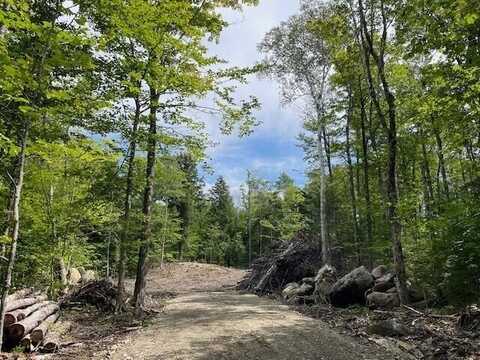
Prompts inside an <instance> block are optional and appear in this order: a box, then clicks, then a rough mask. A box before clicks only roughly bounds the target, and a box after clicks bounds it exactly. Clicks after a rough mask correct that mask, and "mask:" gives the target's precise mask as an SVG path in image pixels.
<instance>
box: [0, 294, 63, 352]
mask: <svg viewBox="0 0 480 360" xmlns="http://www.w3.org/2000/svg"><path fill="white" fill-rule="evenodd" d="M6 304H7V309H6V310H7V311H6V314H5V318H4V334H5V335H4V343H5V345H6V347H7V348H9V349H13V348H16V347H18V346H20V347H22V348H23V349H24V351H27V352H30V351H37V350H40V351H42V352H55V351H56V350H57V349H58V339H57V338H56V337H55V334H54V333H52V332H50V333H49V332H48V330H49V328H50V327H51V326H52V325H53V324H54V323H55V322H56V321H57V319H58V317H59V306H58V304H57V303H55V302H52V301H48V300H47V297H46V296H45V295H42V294H39V293H34V292H33V291H32V290H31V289H24V290H20V291H17V292H15V293H13V294H11V295H9V296H8V297H7V302H6Z"/></svg>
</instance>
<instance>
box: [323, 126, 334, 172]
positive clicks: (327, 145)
mask: <svg viewBox="0 0 480 360" xmlns="http://www.w3.org/2000/svg"><path fill="white" fill-rule="evenodd" d="M322 136H323V147H324V150H325V157H326V160H327V169H328V176H329V177H332V160H331V154H330V142H329V141H328V136H327V129H326V127H325V124H323V125H322Z"/></svg>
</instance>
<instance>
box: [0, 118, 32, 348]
mask: <svg viewBox="0 0 480 360" xmlns="http://www.w3.org/2000/svg"><path fill="white" fill-rule="evenodd" d="M27 139H28V124H27V123H25V124H24V128H23V131H22V135H21V138H20V154H19V157H18V165H17V174H16V176H15V184H14V194H13V208H12V218H11V220H12V224H11V226H10V229H11V233H10V240H11V243H10V256H9V259H8V265H7V269H6V271H5V274H4V279H3V291H2V298H1V302H0V349H1V348H2V345H3V325H4V318H5V312H6V311H7V303H6V300H7V296H8V292H9V291H10V287H11V285H12V275H13V267H14V266H15V258H16V255H17V241H18V233H19V230H20V200H21V197H22V190H23V177H24V173H25V159H26V150H27ZM0 351H1V350H0Z"/></svg>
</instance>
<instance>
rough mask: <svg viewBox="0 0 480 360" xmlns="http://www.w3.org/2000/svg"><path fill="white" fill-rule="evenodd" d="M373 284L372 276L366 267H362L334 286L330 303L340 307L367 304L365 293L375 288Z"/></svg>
mask: <svg viewBox="0 0 480 360" xmlns="http://www.w3.org/2000/svg"><path fill="white" fill-rule="evenodd" d="M373 283H374V278H373V276H372V274H370V273H369V272H368V270H367V269H366V268H365V266H360V267H358V268H356V269H355V270H353V271H351V272H350V273H348V274H347V275H345V276H344V277H342V278H341V279H340V280H338V281H337V282H336V283H335V284H334V285H333V287H332V290H331V292H330V294H329V297H330V302H331V304H332V305H334V306H339V307H345V306H348V305H352V304H365V292H366V291H367V290H368V289H370V288H371V287H372V286H373Z"/></svg>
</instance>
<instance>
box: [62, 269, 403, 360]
mask: <svg viewBox="0 0 480 360" xmlns="http://www.w3.org/2000/svg"><path fill="white" fill-rule="evenodd" d="M243 276H244V272H243V271H240V270H233V269H226V268H223V267H219V266H214V265H205V264H194V263H182V264H172V265H169V266H167V267H166V268H164V269H162V270H160V269H156V270H154V271H152V272H151V274H150V276H149V282H148V291H147V293H148V294H149V298H150V304H149V305H150V306H151V307H153V308H155V307H157V310H161V312H160V313H159V314H158V315H157V316H155V317H154V318H153V319H150V320H148V322H147V323H146V324H144V326H143V327H142V328H141V329H138V330H134V331H128V332H126V333H118V334H114V335H112V331H109V330H108V329H106V330H105V331H103V332H104V333H105V334H109V335H108V336H105V337H103V338H102V336H101V335H100V333H101V332H102V331H101V330H100V329H99V328H98V327H99V324H101V323H102V320H101V319H95V318H94V320H93V321H91V320H89V321H85V323H88V324H89V327H88V328H84V329H83V330H82V329H81V327H80V330H81V331H80V330H79V329H77V331H80V332H83V333H84V334H86V335H83V336H80V341H83V345H82V346H80V347H78V348H77V349H66V351H67V352H66V353H63V355H62V354H58V355H57V356H56V357H55V358H57V357H58V358H61V359H69V360H73V359H75V360H84V359H97V360H99V359H110V360H163V359H165V360H177V359H181V360H187V359H188V360H190V359H192V360H193V359H195V360H217V359H224V360H237V359H238V360H253V359H265V360H274V359H275V360H297V359H298V360H302V359H303V360H311V359H325V360H360V359H395V356H392V355H389V354H386V353H385V351H384V350H379V349H378V348H376V347H374V346H373V345H372V346H366V345H362V344H360V343H358V342H357V341H356V339H353V338H350V337H347V336H345V335H340V334H337V333H336V332H334V331H333V330H331V329H330V328H328V326H327V325H326V324H325V323H323V322H321V321H319V320H314V319H312V318H309V317H306V316H303V315H301V314H300V313H298V312H295V311H292V310H291V309H289V307H288V306H285V305H282V304H279V303H278V302H275V301H273V300H270V299H267V298H260V297H257V296H255V295H252V294H241V293H238V292H236V291H235V290H234V289H233V287H234V285H235V284H236V283H237V282H238V280H240V279H241V278H242V277H243ZM165 298H168V300H167V301H166V303H165ZM93 317H94V315H93ZM77 323H78V322H77ZM96 331H97V334H98V335H94V334H95V332H96ZM76 341H79V338H78V337H77V339H76Z"/></svg>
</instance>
